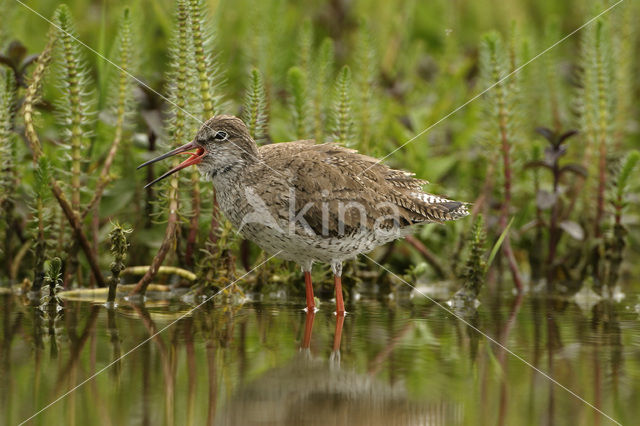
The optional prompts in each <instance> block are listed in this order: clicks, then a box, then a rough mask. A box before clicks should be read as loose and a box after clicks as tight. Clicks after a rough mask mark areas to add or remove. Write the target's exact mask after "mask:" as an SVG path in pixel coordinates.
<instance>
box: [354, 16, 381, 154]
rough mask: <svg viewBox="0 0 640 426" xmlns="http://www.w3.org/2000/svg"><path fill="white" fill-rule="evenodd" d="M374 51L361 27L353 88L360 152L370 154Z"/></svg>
mask: <svg viewBox="0 0 640 426" xmlns="http://www.w3.org/2000/svg"><path fill="white" fill-rule="evenodd" d="M377 77H378V76H377V63H376V51H375V49H374V47H373V42H372V40H371V34H370V33H369V31H368V28H367V27H366V26H362V27H361V29H360V31H359V33H358V45H357V50H356V68H354V86H355V89H356V93H357V97H356V102H357V111H358V114H357V115H358V124H357V127H358V133H359V135H360V146H359V148H360V149H361V150H362V152H370V149H371V146H370V145H371V137H372V135H374V134H375V129H374V127H375V122H376V118H377V117H376V116H377V105H376V96H375V95H376V92H375V89H376V81H377Z"/></svg>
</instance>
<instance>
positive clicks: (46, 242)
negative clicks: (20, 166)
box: [31, 156, 53, 291]
mask: <svg viewBox="0 0 640 426" xmlns="http://www.w3.org/2000/svg"><path fill="white" fill-rule="evenodd" d="M52 173H53V172H52V167H51V163H50V162H49V160H48V159H47V157H44V156H43V157H40V159H39V160H38V166H37V167H36V169H35V170H34V178H35V179H34V197H33V202H32V205H31V212H32V215H33V220H32V229H33V239H34V241H35V244H34V256H35V262H34V277H33V285H32V290H33V291H40V288H41V287H42V283H43V281H44V263H45V260H46V258H47V254H48V251H49V248H50V246H51V245H52V241H51V238H50V237H51V236H50V232H51V228H52V222H51V219H52V214H51V208H50V200H51V189H50V188H49V185H50V182H51V179H52V177H51V176H52Z"/></svg>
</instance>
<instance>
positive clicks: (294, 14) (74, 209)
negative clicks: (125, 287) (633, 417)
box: [0, 0, 640, 295]
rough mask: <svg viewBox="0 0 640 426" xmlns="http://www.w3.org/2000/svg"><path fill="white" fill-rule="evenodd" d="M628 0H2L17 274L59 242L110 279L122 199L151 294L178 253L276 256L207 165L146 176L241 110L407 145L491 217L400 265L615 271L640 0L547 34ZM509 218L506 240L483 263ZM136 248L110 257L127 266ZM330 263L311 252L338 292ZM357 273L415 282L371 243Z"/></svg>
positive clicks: (474, 282) (394, 158)
mask: <svg viewBox="0 0 640 426" xmlns="http://www.w3.org/2000/svg"><path fill="white" fill-rule="evenodd" d="M613 4H614V2H608V1H604V2H603V1H589V2H579V1H567V2H561V3H558V2H553V1H546V0H545V1H535V2H534V1H515V0H514V1H508V2H502V3H500V4H499V5H498V4H495V2H489V1H474V2H449V1H444V0H442V1H432V2H429V3H428V4H422V2H416V1H403V2H383V1H377V0H369V1H355V2H350V1H344V0H336V1H331V2H320V1H309V2H305V3H304V4H297V3H291V2H286V1H282V0H267V1H260V2H253V1H249V0H240V1H220V2H207V1H204V0H188V1H187V0H177V1H169V0H166V1H160V0H154V1H148V2H140V1H129V2H127V1H109V2H107V1H103V2H99V1H96V2H83V1H75V2H74V1H71V2H68V7H67V6H56V5H54V4H52V3H51V2H46V1H34V2H30V3H29V6H30V7H33V8H34V9H35V10H37V11H39V12H40V13H42V14H43V16H45V17H47V18H50V19H51V20H52V21H53V22H54V23H55V24H56V25H55V26H50V25H49V24H48V23H47V22H45V21H44V20H42V19H41V18H39V17H37V16H36V15H34V14H33V13H32V12H30V11H28V10H27V9H25V8H24V7H23V6H21V5H20V4H19V3H17V2H15V1H12V0H4V1H3V2H2V3H0V13H2V22H3V25H2V28H0V47H1V50H2V52H3V54H2V57H1V63H2V67H1V68H0V70H1V71H0V72H1V73H2V74H1V77H2V78H1V81H2V85H1V88H0V96H1V98H0V100H1V102H0V162H1V164H0V166H1V167H2V174H1V177H0V201H1V205H2V216H1V220H0V232H1V233H2V241H3V244H2V247H1V248H0V250H1V257H2V262H1V265H0V276H1V277H2V283H3V285H4V286H9V285H12V284H16V283H22V282H23V281H24V280H25V279H26V280H28V282H25V284H24V285H25V288H26V287H29V286H30V285H33V286H34V287H33V288H34V289H39V288H40V286H41V285H43V282H44V280H45V275H44V273H45V270H46V268H48V267H50V266H49V263H50V261H51V260H52V259H53V258H54V257H56V256H57V257H61V258H62V274H63V286H64V287H65V288H67V289H70V288H74V287H93V286H105V285H106V284H107V279H106V278H105V277H104V275H105V272H106V271H108V270H109V269H110V268H111V266H110V265H111V264H112V262H114V259H113V257H112V255H111V253H110V247H111V245H112V244H113V238H114V234H113V231H112V230H113V226H114V225H113V223H115V222H116V221H117V222H119V223H123V224H126V226H127V227H131V228H132V230H133V231H132V232H131V234H128V235H127V238H128V240H129V242H130V247H129V248H128V253H127V258H126V259H127V260H126V262H127V265H129V266H134V265H150V266H149V268H145V269H143V271H145V273H144V275H143V276H142V278H140V280H139V281H138V282H137V285H136V286H135V287H134V288H133V290H132V291H133V293H134V294H136V293H137V294H140V293H144V292H145V291H146V289H147V286H148V285H149V284H150V283H151V282H152V281H153V280H156V281H157V280H160V281H163V280H167V279H168V278H167V275H161V276H160V277H158V278H156V274H157V272H158V270H159V269H160V267H161V265H165V266H175V267H179V269H171V270H170V271H172V272H177V274H174V275H173V276H175V277H183V279H182V282H183V284H186V285H193V279H191V278H185V277H191V276H190V275H189V272H188V271H190V272H195V273H196V277H197V278H196V280H195V281H196V282H195V285H194V288H195V289H197V290H199V291H205V292H207V291H209V290H211V289H217V288H222V287H223V286H225V285H227V284H229V283H231V282H233V280H234V279H235V278H237V277H239V276H241V275H242V274H243V273H244V271H248V270H250V269H251V268H252V267H253V265H258V264H259V263H260V262H262V261H264V260H265V259H266V257H265V256H264V255H263V254H261V253H260V251H259V250H257V248H256V247H255V246H253V245H252V244H250V243H248V242H246V241H242V240H241V239H240V238H239V237H238V236H237V235H236V234H235V232H234V231H233V229H232V228H231V227H230V225H229V224H228V223H227V222H226V221H225V219H224V217H222V216H221V215H220V214H219V213H218V212H217V211H216V208H215V202H214V194H213V193H212V187H211V185H210V184H209V183H204V182H200V180H199V176H198V174H197V172H196V171H193V172H192V173H186V174H184V175H183V176H180V177H179V176H177V175H174V176H173V177H172V178H171V179H168V180H167V181H166V182H165V183H164V185H161V186H159V187H152V188H149V189H146V190H145V189H143V186H144V184H145V183H146V182H148V181H150V180H151V179H152V178H153V177H155V176H157V175H158V174H159V173H161V170H163V169H161V167H164V166H163V165H160V166H158V165H156V166H155V167H150V168H148V170H147V171H146V172H136V171H135V166H136V165H137V164H139V163H141V162H143V161H144V160H145V159H147V158H149V156H151V152H152V151H154V152H155V151H159V150H164V149H166V148H168V147H170V146H176V145H181V144H183V143H185V142H187V141H188V140H190V139H191V137H192V136H193V135H194V134H195V131H196V129H197V128H198V127H199V124H200V123H201V121H203V120H205V119H206V118H208V117H210V116H211V115H213V114H216V113H229V114H235V115H240V116H242V117H243V118H244V119H245V121H246V123H247V125H248V126H249V128H250V130H251V133H252V135H254V137H255V138H256V140H258V141H259V143H271V142H280V141H287V140H293V139H300V138H315V139H316V141H317V142H324V141H336V142H337V143H341V144H344V145H347V146H350V147H354V148H357V149H359V150H361V151H363V152H365V153H367V154H370V155H373V156H378V157H381V158H382V157H385V156H386V155H388V154H391V155H389V157H388V158H386V159H385V161H386V162H388V163H389V164H391V165H393V166H395V167H399V168H404V169H407V170H411V171H414V172H415V173H416V174H417V175H418V176H419V177H421V178H425V179H428V180H429V181H431V184H430V186H429V190H430V191H432V192H434V193H441V194H446V195H447V196H450V197H452V198H455V199H462V200H467V201H469V202H473V203H474V204H473V209H474V215H477V214H480V213H481V214H482V216H483V217H484V222H480V221H477V220H475V219H470V220H467V221H461V222H457V223H452V224H448V225H446V226H441V225H435V224H434V225H429V226H425V227H424V228H422V229H421V231H420V232H419V233H418V234H417V235H416V237H414V238H409V239H408V241H407V242H398V243H396V244H393V245H390V246H388V247H384V248H381V249H379V250H378V251H377V252H376V253H374V255H373V256H374V257H375V258H376V259H378V261H380V262H382V263H384V264H386V265H389V266H390V267H391V268H392V269H393V270H395V271H397V272H399V273H406V274H407V275H408V276H411V277H413V278H418V276H426V277H429V278H437V279H452V278H454V277H461V279H460V283H459V285H458V286H459V287H460V288H469V289H472V290H471V291H472V293H473V294H474V295H476V294H477V293H478V292H479V291H480V286H481V285H482V284H483V283H484V277H485V272H486V273H487V274H488V275H487V276H488V278H489V283H495V282H500V281H501V277H503V276H505V277H506V276H507V275H506V274H510V277H511V278H510V280H511V281H512V282H513V283H514V284H515V285H516V287H517V288H518V289H522V288H524V287H526V286H530V287H532V288H534V287H536V286H537V284H541V286H538V287H537V288H541V289H545V290H546V291H560V292H569V293H573V292H575V291H577V290H579V289H580V288H581V287H582V286H583V285H585V283H586V285H588V286H589V287H592V288H593V289H594V290H595V291H597V292H598V293H603V294H605V295H612V294H613V293H615V291H614V288H615V287H616V285H617V284H619V283H620V282H622V283H627V282H628V281H629V280H627V279H624V278H625V276H628V274H629V273H630V272H631V271H632V269H633V266H632V265H633V264H634V263H637V262H625V259H626V257H625V253H627V254H629V253H633V252H636V253H637V250H638V248H639V244H640V242H639V241H638V209H637V199H638V183H637V182H638V179H637V178H636V179H634V176H637V174H635V173H636V172H634V165H635V163H636V162H637V154H634V153H633V151H632V150H633V149H634V148H636V147H638V141H639V135H638V131H639V130H638V129H639V127H638V106H637V104H636V103H635V102H634V99H637V97H638V90H639V87H638V79H637V77H636V76H637V70H638V63H637V53H638V40H639V34H638V31H637V30H636V28H634V25H633V17H634V16H637V13H638V9H639V5H638V4H637V2H632V1H628V2H623V3H621V4H619V5H618V6H616V7H615V8H614V9H613V10H611V11H610V12H609V13H607V14H605V15H603V16H602V17H601V18H599V19H597V20H596V21H594V22H593V23H591V24H590V25H588V26H586V27H585V28H584V29H582V30H581V31H579V32H577V33H576V34H575V35H573V36H571V37H569V38H568V39H567V40H566V41H563V42H562V43H560V44H559V45H558V46H557V47H555V48H553V49H552V50H549V51H548V52H547V53H545V54H544V55H542V56H541V57H540V58H537V57H536V55H537V54H538V53H539V52H542V51H543V50H544V49H546V48H547V47H549V46H551V45H553V44H554V43H555V42H557V41H559V40H560V39H562V38H563V37H564V36H565V35H566V34H569V33H570V32H572V31H573V30H575V29H576V28H578V27H579V26H580V25H582V24H584V23H585V22H586V21H587V20H588V19H590V18H591V17H593V16H595V15H597V14H598V13H599V12H601V11H603V10H605V9H606V8H607V7H609V6H611V5H613ZM74 37H78V38H79V39H80V40H82V41H83V42H85V43H87V44H88V45H89V46H92V47H93V48H95V50H97V51H98V52H101V53H102V54H104V56H105V57H106V58H107V59H104V58H101V57H99V56H98V55H96V54H94V53H93V52H91V51H89V50H87V49H86V48H85V47H83V46H82V45H80V44H79V43H78V42H76V41H75V40H74ZM34 55H37V56H34ZM529 61H531V62H530V63H529ZM525 65H526V66H525ZM521 66H524V67H522V68H520V67H521ZM129 74H131V75H133V76H135V79H133V78H131V77H130V75H129ZM490 86H491V87H492V89H491V90H489V91H487V92H486V93H485V94H483V95H482V96H481V97H480V98H479V99H477V100H475V101H473V102H471V103H469V104H468V105H466V106H465V107H464V108H461V109H459V110H456V108H457V107H458V106H460V105H463V104H464V103H465V102H467V101H468V100H469V99H471V98H473V97H474V96H476V95H478V94H479V93H481V92H482V91H483V90H484V89H486V88H488V87H490ZM154 91H155V92H158V93H160V94H162V96H159V95H158V94H157V93H154ZM454 110H455V111H456V112H455V113H453V114H451V115H450V116H449V117H447V118H446V120H443V121H442V122H440V121H439V120H440V119H442V118H443V117H446V116H447V115H448V114H450V113H451V112H452V111H454ZM425 129H428V130H427V131H426V132H423V130H425ZM536 129H537V130H536ZM414 138H415V140H414ZM409 141H410V143H407V142H409ZM405 143H407V144H406V145H404V144H405ZM474 223H475V225H474ZM474 226H475V227H474ZM479 227H482V229H481V228H479ZM484 235H486V241H487V243H486V244H485V243H484V242H483V241H484V239H485V237H484ZM110 236H111V237H110ZM501 236H502V238H500V237H501ZM499 239H500V241H501V244H500V247H499V250H500V253H501V254H502V255H498V256H496V257H495V260H494V261H493V262H489V263H490V265H489V270H488V271H485V268H486V266H485V264H486V263H487V262H486V260H487V257H488V255H489V253H488V251H489V249H490V248H491V247H497V246H496V245H495V244H496V241H498V240H499ZM125 245H126V244H125ZM485 246H486V247H485ZM123 255H124V254H123V253H120V254H116V260H115V262H116V263H119V264H121V263H122V259H123V257H122V256H123ZM118 256H120V257H118ZM122 266H123V265H120V266H118V269H119V270H118V271H117V273H116V272H115V271H114V275H115V276H116V277H117V274H118V273H120V274H122V275H123V276H125V277H127V279H130V278H131V272H132V270H127V269H126V268H125V269H124V270H122ZM326 273H327V271H326V269H324V270H323V269H322V268H319V269H318V270H317V271H316V272H314V274H315V275H316V282H321V281H322V282H326V283H327V285H326V288H327V293H328V292H329V289H330V283H328V281H327V280H324V281H323V277H325V275H326ZM372 274H373V275H372ZM345 275H346V277H347V278H348V279H349V282H348V283H347V285H348V286H353V285H354V284H356V283H358V282H362V283H364V284H365V285H366V283H367V282H376V283H378V285H379V287H380V290H381V292H383V293H384V289H385V288H387V289H389V290H392V289H394V288H395V287H396V286H397V285H398V282H397V280H393V278H392V277H391V276H390V275H388V274H385V273H384V271H381V270H380V268H378V267H377V266H376V265H375V264H373V263H371V262H368V261H366V260H361V261H359V262H353V263H352V264H350V265H348V266H347V270H346V273H345ZM621 277H622V279H621ZM385 280H386V281H388V282H387V284H386V285H385V284H380V283H383V282H385ZM172 282H174V281H172ZM299 282H300V274H299V272H298V271H297V268H295V267H293V266H291V265H288V264H285V263H283V262H279V261H275V260H274V261H269V262H268V263H267V264H266V265H265V267H264V268H262V269H260V270H257V271H256V272H255V273H253V274H251V275H250V276H248V277H247V278H246V279H244V280H242V281H241V282H240V283H239V285H240V287H242V288H243V289H244V290H245V291H256V292H260V293H263V294H268V293H271V292H273V291H274V289H275V288H278V287H277V286H280V288H284V289H286V290H287V291H288V292H290V293H292V294H296V293H297V294H302V291H303V290H302V288H303V287H302V286H301V285H298V283H299ZM465 282H466V284H465ZM625 285H631V284H625ZM491 287H493V286H491ZM321 294H322V292H321Z"/></svg>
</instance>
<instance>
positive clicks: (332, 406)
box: [216, 312, 462, 426]
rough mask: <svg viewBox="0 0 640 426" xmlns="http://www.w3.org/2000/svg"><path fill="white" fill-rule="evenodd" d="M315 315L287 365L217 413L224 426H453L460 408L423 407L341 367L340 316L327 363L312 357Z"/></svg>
mask: <svg viewBox="0 0 640 426" xmlns="http://www.w3.org/2000/svg"><path fill="white" fill-rule="evenodd" d="M314 317H315V314H314V313H312V312H309V313H307V315H306V319H305V329H304V336H303V339H302V345H301V347H300V351H299V353H298V354H297V356H295V357H294V358H293V359H291V360H290V361H289V362H287V363H286V364H284V365H281V366H279V367H277V368H274V369H271V370H269V371H267V372H266V373H264V374H262V375H261V376H260V377H258V378H257V379H256V380H253V381H252V382H249V383H247V384H245V385H243V386H241V387H240V388H239V389H238V390H237V391H236V392H235V394H234V395H233V396H232V397H231V398H230V399H229V401H227V403H226V404H225V406H224V407H223V408H222V410H221V411H220V412H219V415H218V418H217V421H216V424H223V425H243V426H251V425H301V424H304V425H349V426H354V425H385V426H387V425H408V424H416V425H452V424H460V423H461V417H462V416H461V413H462V411H461V407H454V406H451V405H449V404H446V403H435V404H434V403H431V404H429V403H427V404H419V403H417V402H415V401H412V400H411V399H410V398H408V396H407V392H406V390H405V389H404V388H403V387H401V386H393V387H392V386H390V385H388V384H385V383H382V382H381V381H379V380H377V379H376V378H375V377H374V376H373V374H366V373H365V374H363V373H359V372H356V371H354V370H351V369H349V368H347V367H345V366H341V365H340V341H341V336H342V327H343V324H344V321H345V317H344V315H336V328H335V334H334V340H333V347H332V352H331V355H330V356H329V359H328V360H327V359H322V358H319V357H313V356H312V355H311V351H310V342H311V334H312V330H313V321H314Z"/></svg>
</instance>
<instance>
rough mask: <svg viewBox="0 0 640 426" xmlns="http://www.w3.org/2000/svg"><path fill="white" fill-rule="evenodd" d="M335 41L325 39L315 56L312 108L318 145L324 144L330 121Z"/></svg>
mask: <svg viewBox="0 0 640 426" xmlns="http://www.w3.org/2000/svg"><path fill="white" fill-rule="evenodd" d="M333 56H334V46H333V40H332V39H330V38H325V39H324V41H323V42H322V44H321V45H320V48H319V50H318V53H317V54H316V55H315V58H316V60H315V63H314V67H313V68H314V74H313V82H312V85H313V93H312V95H311V98H312V99H311V107H312V110H313V112H312V116H313V136H314V138H315V140H316V142H317V143H322V142H324V135H325V130H326V128H327V121H328V109H329V108H328V104H329V101H330V100H331V96H327V94H328V93H330V92H329V91H328V90H327V89H328V88H329V87H330V85H331V81H332V75H333V62H334V60H333Z"/></svg>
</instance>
